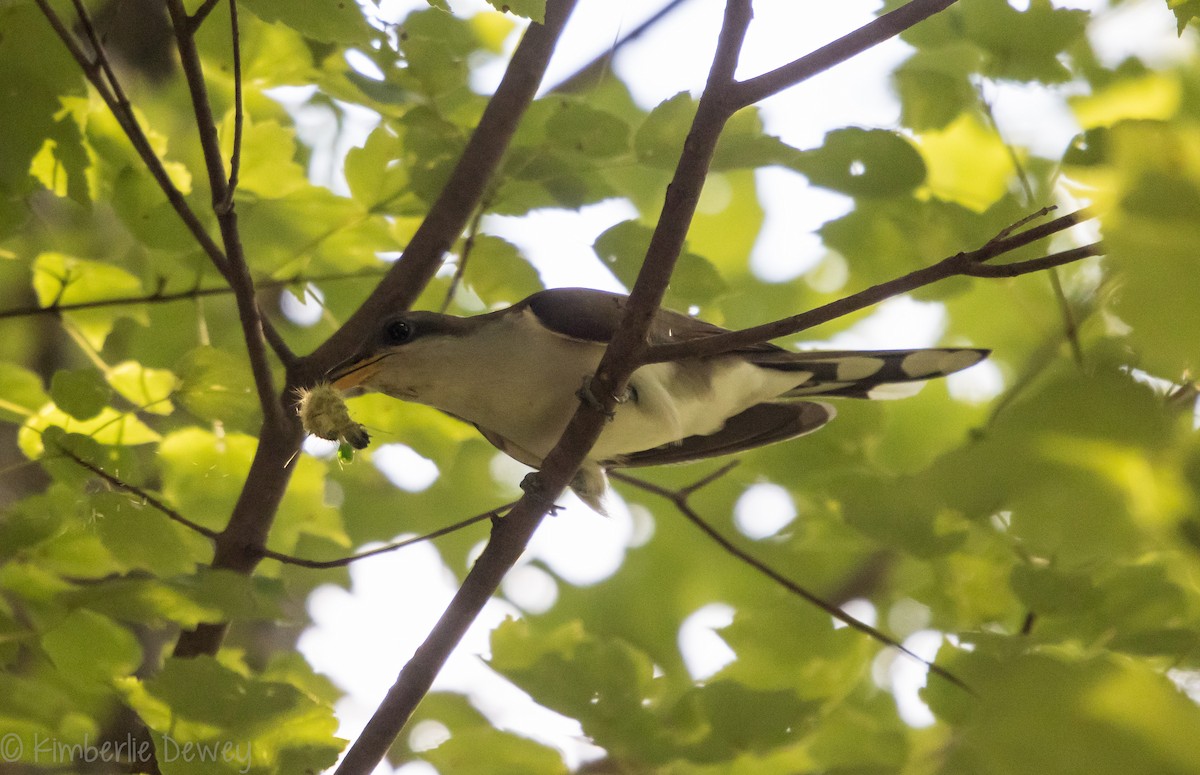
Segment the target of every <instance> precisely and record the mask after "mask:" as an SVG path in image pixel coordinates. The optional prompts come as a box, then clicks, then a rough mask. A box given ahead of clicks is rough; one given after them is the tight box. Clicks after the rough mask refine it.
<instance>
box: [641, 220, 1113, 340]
mask: <svg viewBox="0 0 1200 775" xmlns="http://www.w3.org/2000/svg"><path fill="white" fill-rule="evenodd" d="M1090 217H1091V212H1090V211H1089V210H1080V211H1078V212H1075V213H1070V214H1068V215H1064V216H1061V217H1059V218H1055V219H1054V220H1053V221H1050V222H1049V223H1045V224H1042V225H1040V226H1035V227H1033V228H1031V229H1027V230H1025V231H1022V232H1020V233H1018V234H1010V233H1009V232H1010V231H1011V227H1010V228H1008V229H1005V230H1004V231H1002V232H1001V233H1000V235H997V236H996V237H994V238H993V239H991V240H989V241H988V243H987V244H986V245H984V246H983V247H981V248H979V249H977V250H972V251H968V252H964V253H958V254H957V255H953V256H950V257H949V258H945V259H943V260H941V261H939V262H938V263H936V264H933V265H931V266H927V267H924V268H922V269H918V270H916V271H914V272H910V273H909V274H906V275H903V276H901V277H897V278H895V279H892V280H888V281H887V282H883V283H880V284H879V285H873V286H871V287H870V288H867V289H865V290H862V291H859V292H858V293H853V294H850V295H849V296H844V297H842V298H840V299H838V300H836V301H833V302H830V303H829V304H825V305H823V306H820V307H817V308H815V309H811V310H808V311H807V312H802V313H800V314H798V315H793V316H791V317H787V318H783V319H781V320H775V321H772V322H770V323H764V324H762V325H758V326H753V327H752V328H745V329H742V330H740V331H731V332H729V333H727V334H718V335H716V336H710V337H706V338H703V339H694V340H692V341H688V342H677V343H671V344H661V345H655V346H654V347H650V348H647V349H646V351H645V352H644V354H643V357H642V362H643V363H661V362H664V361H676V360H681V359H683V358H696V357H703V356H712V355H719V354H721V353H724V352H729V351H731V350H736V349H737V348H739V347H747V346H750V345H754V344H759V343H761V342H765V341H768V340H771V339H777V338H779V337H781V336H788V335H790V334H795V333H799V332H800V331H804V330H806V329H809V328H812V327H814V326H818V325H821V324H822V323H828V322H829V321H831V320H836V319H838V318H840V317H842V316H844V315H848V314H849V313H851V312H856V311H858V310H860V309H865V308H866V307H870V306H872V305H874V304H878V303H879V302H881V301H883V300H884V299H890V298H891V297H893V296H898V295H900V294H902V293H908V292H909V291H912V290H915V289H917V288H921V287H924V286H926V285H929V284H931V283H935V282H938V281H939V280H945V279H946V278H949V277H954V276H958V275H968V276H972V277H1018V276H1020V275H1023V274H1029V273H1031V272H1039V271H1042V270H1044V269H1049V268H1050V267H1054V266H1062V265H1063V264H1069V263H1071V262H1073V261H1078V260H1079V259H1081V258H1085V257H1088V256H1096V255H1100V254H1101V253H1102V250H1103V248H1102V245H1101V244H1100V243H1094V244H1092V245H1086V246H1084V247H1080V248H1074V249H1072V250H1066V251H1062V252H1061V253H1055V254H1053V255H1050V256H1044V257H1042V258H1034V259H1030V260H1028V261H1019V262H1015V263H1011V264H997V265H991V264H987V263H985V262H987V261H990V260H991V259H993V258H996V257H997V256H1000V255H1003V254H1004V253H1007V252H1009V251H1012V250H1016V249H1017V248H1020V247H1025V246H1026V245H1029V244H1031V243H1033V242H1036V241H1037V240H1039V239H1042V238H1044V237H1047V236H1049V235H1051V234H1054V233H1056V232H1059V231H1062V230H1064V229H1067V228H1070V227H1071V226H1074V225H1075V224H1077V223H1081V222H1082V221H1084V220H1087V219H1088V218H1090Z"/></svg>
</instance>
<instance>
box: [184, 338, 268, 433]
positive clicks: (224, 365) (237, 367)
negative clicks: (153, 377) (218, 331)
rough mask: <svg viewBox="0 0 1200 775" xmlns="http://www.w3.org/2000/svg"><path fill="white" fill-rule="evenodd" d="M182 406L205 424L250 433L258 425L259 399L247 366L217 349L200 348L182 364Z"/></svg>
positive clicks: (190, 353)
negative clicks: (210, 423)
mask: <svg viewBox="0 0 1200 775" xmlns="http://www.w3.org/2000/svg"><path fill="white" fill-rule="evenodd" d="M175 370H176V371H177V372H178V373H179V393H178V395H179V402H180V403H181V404H183V406H184V408H186V409H187V410H188V411H189V412H191V413H192V414H194V415H196V416H197V417H199V418H200V419H202V420H208V421H213V420H216V421H221V422H225V423H229V424H230V425H232V426H233V427H234V428H238V429H243V430H249V429H250V428H251V427H254V426H255V425H256V424H257V420H258V415H259V406H258V396H257V394H255V392H254V385H253V384H252V382H251V380H250V375H249V373H248V371H249V370H248V368H247V366H246V363H245V362H244V361H242V360H240V359H238V358H235V357H234V356H232V355H230V354H229V353H226V352H224V351H221V350H218V349H216V348H214V347H199V348H197V349H195V350H192V351H191V352H189V353H188V354H186V355H185V356H183V358H182V359H181V360H180V362H179V364H178V365H177V366H176V367H175Z"/></svg>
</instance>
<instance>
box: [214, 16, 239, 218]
mask: <svg viewBox="0 0 1200 775" xmlns="http://www.w3.org/2000/svg"><path fill="white" fill-rule="evenodd" d="M229 27H230V29H229V35H230V39H231V40H232V43H233V151H232V152H230V154H229V184H228V186H227V188H226V191H225V199H224V200H222V201H221V203H220V205H218V206H217V207H215V208H214V209H215V210H216V212H217V215H225V214H227V213H229V211H230V210H232V209H233V195H234V193H235V192H236V191H237V185H238V173H239V171H240V170H241V166H242V125H243V123H244V122H245V115H244V112H245V110H244V105H243V104H242V42H241V33H240V32H239V30H238V15H237V0H229Z"/></svg>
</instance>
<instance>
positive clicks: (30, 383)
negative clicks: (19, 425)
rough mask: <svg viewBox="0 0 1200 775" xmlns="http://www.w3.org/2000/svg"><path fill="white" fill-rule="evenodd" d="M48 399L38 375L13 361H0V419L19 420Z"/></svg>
mask: <svg viewBox="0 0 1200 775" xmlns="http://www.w3.org/2000/svg"><path fill="white" fill-rule="evenodd" d="M49 400H50V397H49V396H47V395H46V393H45V391H44V390H42V380H41V378H40V377H38V375H36V374H34V373H33V372H32V371H30V370H28V369H26V368H23V367H21V366H18V365H17V364H14V363H0V419H5V420H9V421H13V420H15V421H18V422H19V421H21V420H24V419H25V418H26V417H28V416H29V415H30V414H32V413H33V412H35V411H37V410H38V409H39V408H41V407H42V406H43V405H44V404H45V403H46V402H47V401H49Z"/></svg>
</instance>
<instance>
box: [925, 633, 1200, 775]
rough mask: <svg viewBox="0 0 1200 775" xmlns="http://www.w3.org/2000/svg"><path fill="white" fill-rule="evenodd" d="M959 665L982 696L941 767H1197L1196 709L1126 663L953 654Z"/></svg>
mask: <svg viewBox="0 0 1200 775" xmlns="http://www.w3.org/2000/svg"><path fill="white" fill-rule="evenodd" d="M955 669H960V670H964V671H965V676H964V677H965V678H966V680H967V682H968V683H970V684H971V685H972V686H974V687H975V688H976V691H977V692H978V694H979V699H978V700H976V701H975V702H974V703H972V704H971V705H970V706H969V707H968V717H967V719H966V723H965V724H963V725H962V727H961V729H962V737H961V738H960V739H958V740H957V741H956V742H955V745H954V748H953V749H952V750H951V752H950V756H949V758H948V759H947V760H946V762H945V764H944V765H943V767H942V769H941V770H940V771H941V772H945V773H952V772H964V771H979V768H981V767H982V768H986V771H988V772H995V773H998V774H1004V773H1012V774H1013V775H1018V773H1019V774H1020V775H1025V773H1030V772H1055V773H1062V775H1073V774H1074V773H1080V775H1082V774H1083V773H1088V775H1107V774H1108V773H1112V774H1113V775H1115V774H1116V773H1129V772H1154V773H1163V775H1172V774H1174V773H1178V774H1179V775H1183V773H1187V772H1194V771H1195V770H1196V769H1197V767H1200V754H1198V753H1197V752H1196V750H1195V748H1194V747H1193V746H1190V745H1188V742H1187V741H1188V734H1189V730H1191V729H1193V728H1195V727H1196V725H1197V724H1200V708H1197V706H1196V704H1195V702H1193V701H1192V700H1190V699H1188V698H1187V697H1186V696H1185V695H1184V694H1182V693H1181V692H1180V691H1179V690H1178V689H1177V688H1176V687H1175V686H1173V685H1172V684H1171V683H1170V682H1169V681H1168V680H1167V679H1166V678H1164V677H1162V676H1160V675H1156V674H1155V673H1153V672H1151V671H1150V670H1148V669H1146V667H1145V666H1143V665H1139V664H1137V663H1135V662H1133V661H1131V660H1128V659H1121V658H1115V657H1104V656H1101V657H1082V656H1076V655H1070V654H1065V653H1060V654H1055V653H1043V654H1027V655H1016V656H1012V657H1005V656H1002V655H999V654H995V653H989V654H987V655H979V656H973V657H966V658H962V659H959V660H956V662H955ZM946 691H954V690H953V689H949V690H946ZM1064 730H1070V733H1069V734H1064Z"/></svg>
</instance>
